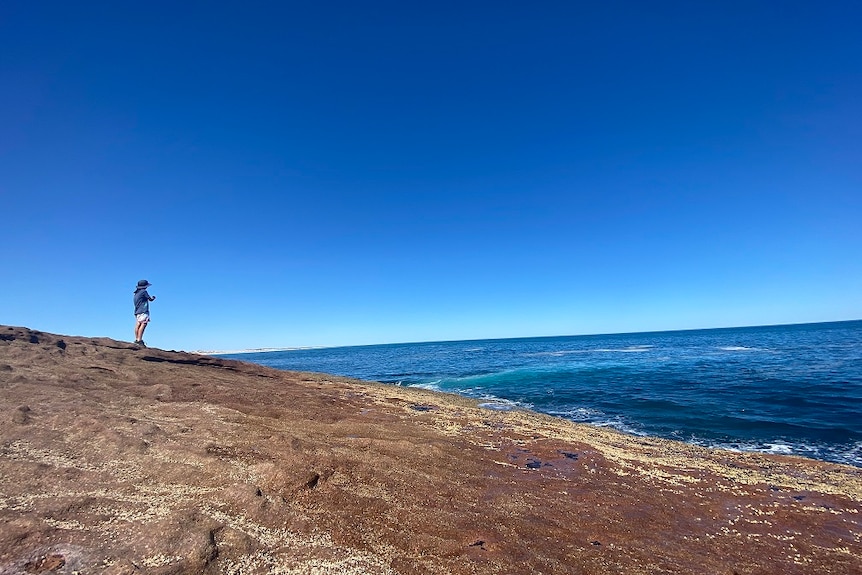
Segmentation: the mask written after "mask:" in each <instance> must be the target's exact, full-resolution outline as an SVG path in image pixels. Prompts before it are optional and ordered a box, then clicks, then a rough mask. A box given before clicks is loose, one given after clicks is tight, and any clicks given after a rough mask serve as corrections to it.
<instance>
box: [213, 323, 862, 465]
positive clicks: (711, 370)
mask: <svg viewBox="0 0 862 575" xmlns="http://www.w3.org/2000/svg"><path fill="white" fill-rule="evenodd" d="M223 357H232V358H236V359H242V360H244V361H251V362H255V363H259V364H263V365H267V366H271V367H275V368H278V369H285V370H300V371H316V372H325V373H330V374H336V375H344V376H349V377H354V378H358V379H364V380H372V381H379V382H383V383H388V384H392V385H403V386H416V387H422V388H426V389H434V390H439V391H445V392H450V393H457V394H461V395H465V396H468V397H472V398H476V399H478V400H480V401H481V405H482V406H483V407H485V408H487V409H499V410H508V409H531V410H534V411H538V412H542V413H545V414H549V415H554V416H558V417H562V418H566V419H570V420H572V421H577V422H582V423H588V424H591V425H597V426H609V427H613V428H616V429H618V430H620V431H623V432H625V433H631V434H636V435H648V436H655V437H663V438H668V439H675V440H679V441H685V442H689V443H694V444H698V445H703V446H708V447H721V448H725V449H732V450H740V451H762V452H766V453H781V454H795V455H802V456H805V457H811V458H814V459H821V460H826V461H832V462H838V463H845V464H849V465H854V466H857V467H862V321H847V322H837V323H821V324H805V325H786V326H765V327H746V328H732V329H711V330H697V331H673V332H654V333H635V334H620V335H594V336H571V337H539V338H523V339H497V340H472V341H447V342H434V343H409V344H390V345H371V346H357V347H338V348H323V349H305V350H291V351H270V352H264V353H242V354H230V355H226V356H223Z"/></svg>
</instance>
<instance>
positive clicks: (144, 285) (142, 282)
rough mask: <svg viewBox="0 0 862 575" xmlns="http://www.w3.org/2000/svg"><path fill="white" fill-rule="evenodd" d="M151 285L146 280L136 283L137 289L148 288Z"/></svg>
mask: <svg viewBox="0 0 862 575" xmlns="http://www.w3.org/2000/svg"><path fill="white" fill-rule="evenodd" d="M151 285H153V284H151V283H150V282H148V281H147V280H140V281H139V282H138V287H139V288H145V287H150V286H151Z"/></svg>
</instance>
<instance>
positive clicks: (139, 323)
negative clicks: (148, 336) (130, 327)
mask: <svg viewBox="0 0 862 575" xmlns="http://www.w3.org/2000/svg"><path fill="white" fill-rule="evenodd" d="M151 285H153V284H151V283H150V282H148V281H147V280H141V281H139V282H138V287H137V289H136V290H135V343H136V344H138V345H140V346H142V347H147V346H146V345H145V344H144V330H145V329H147V324H148V323H150V302H151V301H153V300H154V299H156V296H154V295H150V294H149V293H147V288H148V287H150V286H151Z"/></svg>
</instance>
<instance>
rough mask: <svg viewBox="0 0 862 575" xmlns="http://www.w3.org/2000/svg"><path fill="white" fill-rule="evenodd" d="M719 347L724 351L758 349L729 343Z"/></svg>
mask: <svg viewBox="0 0 862 575" xmlns="http://www.w3.org/2000/svg"><path fill="white" fill-rule="evenodd" d="M718 349H720V350H722V351H758V349H757V348H756V347H745V346H742V345H727V346H723V347H720V348H718Z"/></svg>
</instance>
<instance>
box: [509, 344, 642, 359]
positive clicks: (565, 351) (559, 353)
mask: <svg viewBox="0 0 862 575" xmlns="http://www.w3.org/2000/svg"><path fill="white" fill-rule="evenodd" d="M654 347H655V346H653V345H631V346H629V347H620V348H604V347H600V348H597V349H561V350H558V351H539V352H536V353H528V354H525V355H527V356H528V357H533V356H542V355H544V356H551V357H561V356H564V355H571V354H580V353H641V352H644V351H652V348H654Z"/></svg>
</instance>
